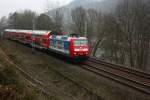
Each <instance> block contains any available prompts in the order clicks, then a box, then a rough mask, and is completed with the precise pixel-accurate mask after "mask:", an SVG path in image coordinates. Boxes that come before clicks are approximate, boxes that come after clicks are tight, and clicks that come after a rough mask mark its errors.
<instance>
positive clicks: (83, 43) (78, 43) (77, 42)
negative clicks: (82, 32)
mask: <svg viewBox="0 0 150 100" xmlns="http://www.w3.org/2000/svg"><path fill="white" fill-rule="evenodd" d="M86 45H87V40H85V39H84V40H83V39H78V40H75V41H74V46H86Z"/></svg>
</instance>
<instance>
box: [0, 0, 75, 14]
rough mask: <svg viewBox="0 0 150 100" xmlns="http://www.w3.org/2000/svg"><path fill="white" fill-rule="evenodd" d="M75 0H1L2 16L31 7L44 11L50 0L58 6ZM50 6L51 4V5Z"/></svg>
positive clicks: (34, 9)
mask: <svg viewBox="0 0 150 100" xmlns="http://www.w3.org/2000/svg"><path fill="white" fill-rule="evenodd" d="M71 1H73V0H0V17H2V16H7V15H8V14H9V13H10V12H15V11H21V10H24V9H31V10H33V11H36V12H38V13H41V12H44V10H45V9H46V3H47V2H49V3H51V4H53V6H52V7H54V5H56V3H57V6H58V5H59V6H62V5H65V4H68V3H69V2H71ZM49 7H50V5H49Z"/></svg>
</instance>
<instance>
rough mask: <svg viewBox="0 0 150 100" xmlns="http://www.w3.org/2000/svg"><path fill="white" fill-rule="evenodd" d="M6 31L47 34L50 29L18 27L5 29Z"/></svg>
mask: <svg viewBox="0 0 150 100" xmlns="http://www.w3.org/2000/svg"><path fill="white" fill-rule="evenodd" d="M5 31H6V32H20V33H32V34H35V35H44V34H49V33H50V32H51V31H47V30H19V29H5Z"/></svg>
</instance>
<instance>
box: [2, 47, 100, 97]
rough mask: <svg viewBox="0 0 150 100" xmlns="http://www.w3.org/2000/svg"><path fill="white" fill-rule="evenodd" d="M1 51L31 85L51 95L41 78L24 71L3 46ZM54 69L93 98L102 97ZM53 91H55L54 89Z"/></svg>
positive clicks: (6, 59)
mask: <svg viewBox="0 0 150 100" xmlns="http://www.w3.org/2000/svg"><path fill="white" fill-rule="evenodd" d="M0 52H1V53H2V54H3V56H4V57H5V61H6V62H7V63H9V64H11V65H12V66H14V67H15V68H16V69H17V70H18V71H19V72H20V73H21V74H22V75H23V77H25V80H26V81H27V82H28V83H29V84H30V86H32V87H34V88H36V89H37V90H39V91H40V92H41V93H42V94H44V95H45V96H48V97H51V95H50V94H51V92H50V91H48V90H47V89H46V85H45V84H44V83H43V82H41V81H40V80H37V79H36V78H34V77H32V75H30V74H29V73H28V72H26V71H24V70H23V69H22V68H21V66H20V65H18V64H17V63H15V62H13V61H12V60H11V59H10V58H9V56H7V54H6V52H5V51H3V50H2V48H0ZM52 70H53V71H55V72H56V73H58V74H59V75H61V76H63V77H64V78H66V79H67V80H69V81H71V82H72V83H74V84H76V85H77V86H80V87H82V88H83V89H85V90H86V91H88V92H89V93H90V94H91V98H94V99H96V100H97V99H99V98H100V97H99V96H98V95H97V94H95V93H94V92H93V91H91V90H89V89H88V88H86V87H84V86H82V85H81V84H80V83H77V82H76V81H75V80H73V79H70V78H68V77H67V76H65V75H63V74H62V73H60V72H58V71H57V70H55V69H52ZM52 92H53V91H52ZM64 95H66V96H68V97H70V95H67V94H64ZM72 100H77V99H76V98H74V97H72Z"/></svg>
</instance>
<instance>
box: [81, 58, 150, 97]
mask: <svg viewBox="0 0 150 100" xmlns="http://www.w3.org/2000/svg"><path fill="white" fill-rule="evenodd" d="M81 67H82V68H84V69H86V70H88V71H91V72H93V73H95V74H97V75H100V76H103V77H105V78H108V79H111V80H113V81H115V82H117V83H120V84H122V85H125V86H128V87H130V88H133V89H135V90H137V91H140V92H142V93H144V94H148V95H150V74H148V73H144V72H141V71H138V70H135V69H130V68H126V67H122V66H120V65H116V64H112V63H109V62H104V61H102V60H98V59H96V58H89V60H88V61H87V62H85V63H84V64H83V66H81Z"/></svg>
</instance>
